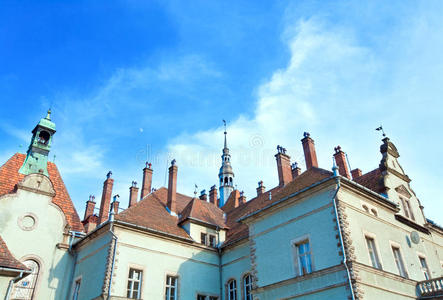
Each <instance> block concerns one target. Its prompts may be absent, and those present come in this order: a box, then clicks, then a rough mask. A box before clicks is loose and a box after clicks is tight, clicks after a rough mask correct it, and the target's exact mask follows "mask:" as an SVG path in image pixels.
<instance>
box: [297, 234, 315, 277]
mask: <svg viewBox="0 0 443 300" xmlns="http://www.w3.org/2000/svg"><path fill="white" fill-rule="evenodd" d="M295 248H296V251H297V253H296V254H297V262H298V274H299V275H305V274H309V273H311V272H312V259H311V247H310V245H309V241H308V240H305V241H302V242H300V243H297V244H295Z"/></svg>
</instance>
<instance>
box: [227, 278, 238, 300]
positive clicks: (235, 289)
mask: <svg viewBox="0 0 443 300" xmlns="http://www.w3.org/2000/svg"><path fill="white" fill-rule="evenodd" d="M231 282H233V283H234V290H232V289H231V287H230V283H231ZM225 287H226V289H225V290H226V299H227V300H238V288H237V279H235V278H229V279H228V280H227V281H226V285H225ZM232 291H233V292H234V298H231V292H232Z"/></svg>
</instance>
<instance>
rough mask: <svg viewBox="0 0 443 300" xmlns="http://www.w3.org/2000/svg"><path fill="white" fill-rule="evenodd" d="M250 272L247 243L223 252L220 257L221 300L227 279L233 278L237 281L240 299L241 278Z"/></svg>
mask: <svg viewBox="0 0 443 300" xmlns="http://www.w3.org/2000/svg"><path fill="white" fill-rule="evenodd" d="M250 270H251V261H250V252H249V243H248V241H245V242H244V243H242V244H241V245H239V246H236V247H233V248H230V249H228V250H226V251H224V252H223V256H222V284H223V292H222V298H221V299H222V300H224V299H225V295H226V286H225V285H226V283H227V281H228V280H229V279H231V278H235V279H236V280H237V297H238V299H242V298H241V297H240V296H241V294H240V293H241V285H242V277H243V275H244V274H246V273H247V272H250Z"/></svg>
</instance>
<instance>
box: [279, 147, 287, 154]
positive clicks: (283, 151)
mask: <svg viewBox="0 0 443 300" xmlns="http://www.w3.org/2000/svg"><path fill="white" fill-rule="evenodd" d="M277 152H278V153H282V154H286V148H283V147H282V146H280V145H277Z"/></svg>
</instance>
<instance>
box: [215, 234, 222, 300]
mask: <svg viewBox="0 0 443 300" xmlns="http://www.w3.org/2000/svg"><path fill="white" fill-rule="evenodd" d="M216 232H217V240H218V246H217V253H218V280H219V284H220V299H223V280H222V259H221V243H220V229H219V228H218V226H217V230H216Z"/></svg>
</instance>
